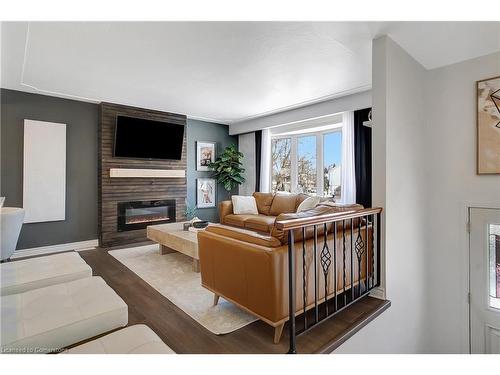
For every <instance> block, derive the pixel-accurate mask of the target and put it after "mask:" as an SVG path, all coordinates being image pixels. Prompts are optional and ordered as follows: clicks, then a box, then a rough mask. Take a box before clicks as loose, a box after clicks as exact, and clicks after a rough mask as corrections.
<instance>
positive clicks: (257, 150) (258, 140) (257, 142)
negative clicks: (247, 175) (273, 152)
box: [255, 130, 262, 191]
mask: <svg viewBox="0 0 500 375" xmlns="http://www.w3.org/2000/svg"><path fill="white" fill-rule="evenodd" d="M261 145H262V130H257V131H256V132H255V191H260V167H261V162H262V160H261V159H262V158H261V151H262V147H261Z"/></svg>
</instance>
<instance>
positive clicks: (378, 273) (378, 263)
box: [375, 212, 381, 287]
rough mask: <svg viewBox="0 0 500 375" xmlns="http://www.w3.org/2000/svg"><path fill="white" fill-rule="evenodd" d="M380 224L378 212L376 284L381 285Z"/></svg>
mask: <svg viewBox="0 0 500 375" xmlns="http://www.w3.org/2000/svg"><path fill="white" fill-rule="evenodd" d="M380 225H381V213H380V212H379V213H378V214H377V228H376V232H377V283H376V284H375V286H377V287H378V286H380Z"/></svg>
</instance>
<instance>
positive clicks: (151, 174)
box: [109, 168, 186, 178]
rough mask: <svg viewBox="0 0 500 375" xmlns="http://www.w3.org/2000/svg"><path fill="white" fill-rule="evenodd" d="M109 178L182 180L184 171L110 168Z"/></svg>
mask: <svg viewBox="0 0 500 375" xmlns="http://www.w3.org/2000/svg"><path fill="white" fill-rule="evenodd" d="M109 177H112V178H115V177H118V178H124V177H125V178H131V177H135V178H184V177H186V171H185V170H184V169H142V168H141V169H133V168H110V169H109Z"/></svg>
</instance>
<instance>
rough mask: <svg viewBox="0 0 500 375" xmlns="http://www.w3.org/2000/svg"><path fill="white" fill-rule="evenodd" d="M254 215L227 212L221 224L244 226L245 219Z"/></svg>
mask: <svg viewBox="0 0 500 375" xmlns="http://www.w3.org/2000/svg"><path fill="white" fill-rule="evenodd" d="M253 216H255V215H235V214H229V215H226V216H224V221H223V223H222V224H227V225H234V226H235V227H240V228H244V227H245V221H246V220H248V219H249V218H251V217H253Z"/></svg>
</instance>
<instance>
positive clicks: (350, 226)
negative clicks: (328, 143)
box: [276, 208, 382, 353]
mask: <svg viewBox="0 0 500 375" xmlns="http://www.w3.org/2000/svg"><path fill="white" fill-rule="evenodd" d="M381 212H382V208H368V209H362V210H358V211H346V212H339V213H335V214H327V215H319V216H314V217H308V218H300V219H291V220H283V221H278V222H277V223H276V225H277V227H278V228H279V229H282V230H284V231H287V232H288V301H289V306H288V308H289V332H290V334H289V336H290V349H289V353H296V338H297V336H298V335H300V334H302V333H304V332H306V331H308V330H310V329H311V328H313V327H314V326H316V325H317V324H319V323H321V322H323V321H325V320H327V319H329V318H331V317H333V316H334V315H336V314H337V313H339V312H340V311H342V310H343V309H345V308H346V307H348V306H350V305H351V304H352V303H354V302H356V301H357V300H359V299H360V298H363V297H365V296H366V295H368V293H369V292H370V290H371V289H373V288H375V287H377V286H379V285H380V217H381ZM298 261H300V262H301V263H302V265H301V267H300V265H299V267H298V268H296V266H297V262H298ZM297 272H301V275H299V276H300V277H298V275H297ZM297 282H298V283H300V284H301V285H300V286H301V289H299V290H297V285H296V284H297ZM321 284H322V285H321ZM311 288H312V289H313V291H314V293H310V289H311ZM297 293H299V303H301V305H302V306H299V307H297ZM309 294H311V295H312V296H311V297H310V296H309ZM298 322H299V323H302V324H299V325H297V323H298Z"/></svg>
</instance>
